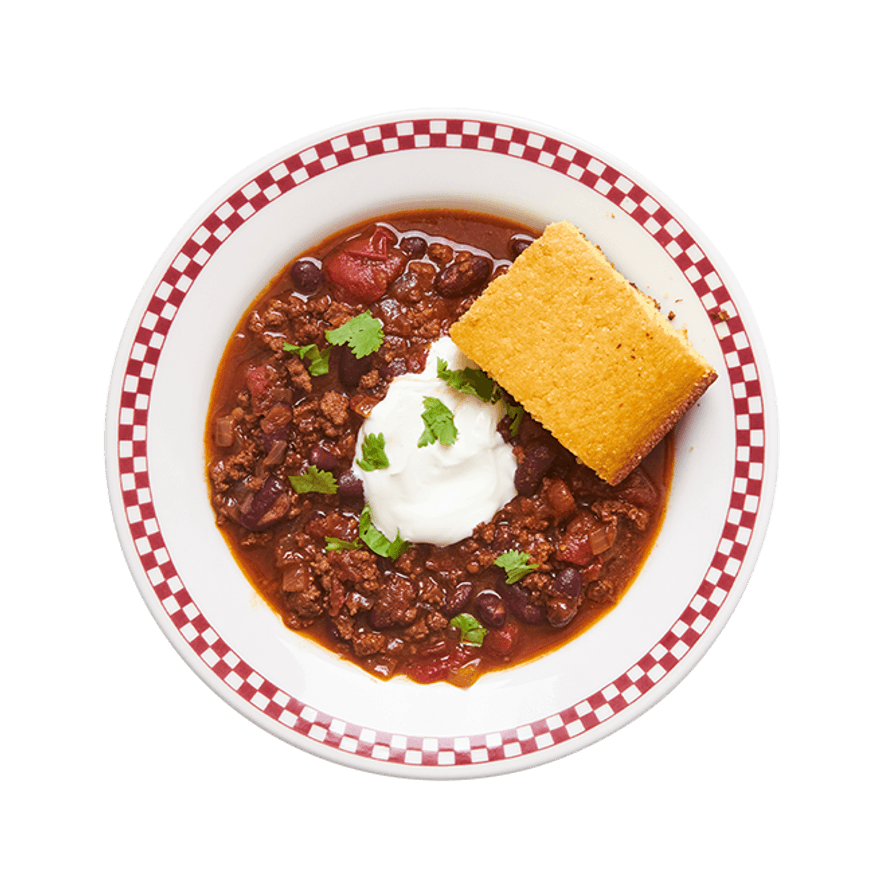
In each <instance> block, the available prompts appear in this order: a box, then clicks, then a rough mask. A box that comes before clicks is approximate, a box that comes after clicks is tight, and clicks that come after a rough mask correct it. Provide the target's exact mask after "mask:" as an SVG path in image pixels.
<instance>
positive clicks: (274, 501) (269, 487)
mask: <svg viewBox="0 0 880 880" xmlns="http://www.w3.org/2000/svg"><path fill="white" fill-rule="evenodd" d="M289 508H290V498H289V497H288V495H287V488H286V486H285V485H284V482H283V481H282V479H281V477H278V476H271V477H269V478H268V479H266V480H265V481H264V482H263V485H262V486H261V487H260V488H259V489H258V490H257V492H256V493H255V494H254V495H253V497H252V498H251V500H250V503H248V502H247V501H245V502H244V503H243V504H242V508H241V509H240V514H239V518H238V521H239V522H240V523H241V525H242V526H244V528H246V529H249V530H250V531H252V532H257V531H261V530H262V529H267V528H269V526H273V525H275V523H276V522H278V521H279V520H280V519H281V518H282V517H283V516H284V514H285V513H287V511H288V509H289Z"/></svg>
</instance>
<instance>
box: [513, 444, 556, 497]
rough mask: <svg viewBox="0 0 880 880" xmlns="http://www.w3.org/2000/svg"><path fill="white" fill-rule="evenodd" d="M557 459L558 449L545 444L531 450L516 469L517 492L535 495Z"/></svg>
mask: <svg viewBox="0 0 880 880" xmlns="http://www.w3.org/2000/svg"><path fill="white" fill-rule="evenodd" d="M555 458H556V449H555V448H554V447H552V446H548V445H547V444H545V443H539V444H538V445H537V446H533V447H532V448H531V449H529V450H528V452H526V457H525V458H524V459H523V460H522V461H521V462H520V463H519V464H518V465H517V468H516V474H515V475H514V478H513V484H514V486H515V487H516V491H517V492H519V494H520V495H534V494H535V492H537V491H538V487H539V486H540V485H541V480H542V479H543V477H544V474H546V473H547V471H548V470H550V466H551V465H552V464H553V461H554V459H555Z"/></svg>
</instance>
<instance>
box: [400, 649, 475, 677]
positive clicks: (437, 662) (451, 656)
mask: <svg viewBox="0 0 880 880" xmlns="http://www.w3.org/2000/svg"><path fill="white" fill-rule="evenodd" d="M475 657H476V652H475V649H474V648H472V647H469V646H467V645H456V646H455V648H453V649H452V651H451V652H450V653H448V654H446V655H444V656H443V657H438V658H436V659H432V660H423V661H421V662H418V661H417V662H416V663H413V664H411V665H410V667H409V668H408V669H407V670H406V674H407V675H408V676H409V677H410V678H411V679H412V680H413V681H414V682H416V683H417V684H431V683H432V682H435V681H444V680H445V679H447V678H448V677H449V676H450V673H452V672H453V671H455V670H460V669H462V667H464V666H466V665H467V664H468V663H470V662H471V661H472V660H474V659H475ZM460 686H461V685H460Z"/></svg>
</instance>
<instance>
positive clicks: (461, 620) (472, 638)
mask: <svg viewBox="0 0 880 880" xmlns="http://www.w3.org/2000/svg"><path fill="white" fill-rule="evenodd" d="M449 623H450V625H451V626H454V627H455V628H456V629H460V630H461V641H462V643H463V644H465V645H476V646H477V647H478V648H479V647H482V644H483V639H484V638H486V633H487V632H488V630H487V629H486V627H485V626H483V625H482V624H481V623H480V622H479V621H478V620H477V618H476V617H474V616H473V614H468V613H467V612H466V611H465V612H463V613H462V614H456V616H455V617H453V618H452V620H450V621H449Z"/></svg>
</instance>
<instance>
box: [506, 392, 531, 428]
mask: <svg viewBox="0 0 880 880" xmlns="http://www.w3.org/2000/svg"><path fill="white" fill-rule="evenodd" d="M504 409H505V410H507V415H508V416H509V417H510V433H511V435H512V436H513V437H516V436H517V434H519V426H520V424H521V423H522V420H523V416H524V415H525V414H526V411H525V408H524V407H523V406H522V404H519V403H513V401H511V400H510V399H509V398H507V397H505V398H504Z"/></svg>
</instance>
